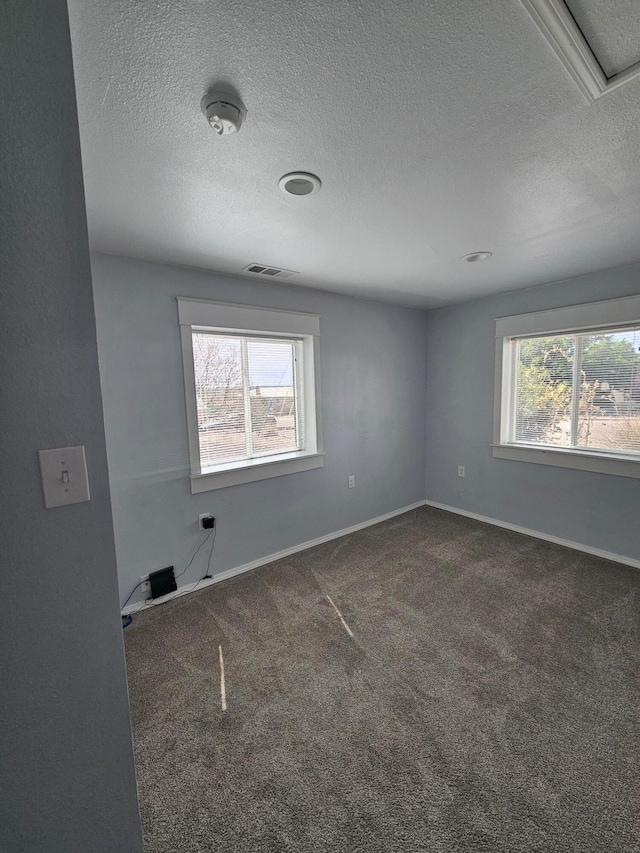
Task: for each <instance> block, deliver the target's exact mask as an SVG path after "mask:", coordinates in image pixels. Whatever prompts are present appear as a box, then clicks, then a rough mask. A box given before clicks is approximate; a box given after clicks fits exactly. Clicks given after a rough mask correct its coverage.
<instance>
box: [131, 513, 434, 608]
mask: <svg viewBox="0 0 640 853" xmlns="http://www.w3.org/2000/svg"><path fill="white" fill-rule="evenodd" d="M425 503H426V502H425V501H418V502H417V503H414V504H409V506H403V507H401V509H394V510H393V511H392V512H387V513H385V514H384V515H379V516H377V518H370V519H369V520H368V521H361V522H360V524H354V525H353V526H352V527H344V528H343V529H342V530H336V532H335V533H327V534H325V535H324V536H319V537H318V538H317V539H310V540H309V541H308V542H302V543H300V544H299V545H294V546H293V547H292V548H285V550H284V551H278V553H277V554H269V555H268V556H266V557H260V558H259V559H257V560H253V561H252V562H251V563H244V565H242V566H236V567H235V568H234V569H227V570H226V572H220V574H219V575H215V576H214V577H212V578H210V579H207V580H203V581H199V582H198V583H194V582H193V581H191V583H189V584H185V586H181V587H178V589H177V590H176V591H175V592H171V593H169V595H164V596H162V598H157V599H154V601H152V602H150V603H149V604H147V603H146V602H144V601H138V602H137V603H134V604H129V605H128V606H127V607H125V608H123V610H122V611H121V613H122V615H123V616H127V615H128V614H129V613H137V612H138V611H139V610H147V609H148V608H150V607H156V606H157V605H158V604H164V603H165V602H166V601H172V600H173V599H174V598H179V597H180V596H182V595H188V594H189V593H190V592H195V591H196V587H197V589H198V590H201V589H206V587H208V586H211V585H212V584H214V583H220V581H225V580H227V579H228V578H233V577H235V576H236V575H241V574H243V573H244V572H250V571H251V570H252V569H257V568H258V567H259V566H264V565H266V564H267V563H273V562H275V560H281V559H282V558H283V557H288V556H290V555H291V554H297V553H298V552H299V551H306V550H307V548H313V547H314V545H322V544H323V543H324V542H330V541H331V540H332V539H339V538H340V537H341V536H347V534H349V533H355V532H356V531H357V530H363V529H364V528H365V527H371V526H372V525H374V524H380V522H381V521H387V519H389V518H394V517H395V516H396V515H402V514H403V513H405V512H411V510H413V509H418V508H419V507H421V506H424V505H425Z"/></svg>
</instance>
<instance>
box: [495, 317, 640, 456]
mask: <svg viewBox="0 0 640 853" xmlns="http://www.w3.org/2000/svg"><path fill="white" fill-rule="evenodd" d="M512 345H513V346H515V348H516V359H515V361H516V370H515V382H514V387H513V394H514V406H513V411H514V422H513V424H512V429H511V439H510V440H511V441H513V442H516V443H526V444H534V445H542V446H551V447H576V448H578V447H588V448H591V449H594V450H601V451H604V452H607V451H610V452H614V453H616V454H617V455H619V454H624V455H634V454H639V453H640V326H637V327H634V328H628V329H624V330H617V329H609V330H605V329H603V330H601V331H597V332H590V333H588V334H574V335H572V334H567V335H551V336H546V337H532V338H520V339H518V340H516V341H514V342H513V344H512Z"/></svg>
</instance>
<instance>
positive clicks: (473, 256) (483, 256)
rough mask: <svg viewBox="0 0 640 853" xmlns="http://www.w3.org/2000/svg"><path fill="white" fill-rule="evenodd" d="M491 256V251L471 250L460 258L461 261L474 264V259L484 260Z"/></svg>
mask: <svg viewBox="0 0 640 853" xmlns="http://www.w3.org/2000/svg"><path fill="white" fill-rule="evenodd" d="M490 257H491V252H471V254H469V255H464V256H463V257H462V258H460V260H461V261H467V263H469V264H474V263H475V262H476V261H486V260H487V258H490Z"/></svg>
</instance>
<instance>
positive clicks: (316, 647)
mask: <svg viewBox="0 0 640 853" xmlns="http://www.w3.org/2000/svg"><path fill="white" fill-rule="evenodd" d="M639 593H640V572H638V571H636V570H634V569H631V568H626V567H624V566H620V565H617V564H615V563H611V562H608V561H606V560H600V559H598V558H595V557H591V556H588V555H585V554H580V553H578V552H575V551H571V550H568V549H565V548H562V547H559V546H556V545H551V544H549V543H546V542H542V541H539V540H535V539H530V538H528V537H526V536H522V535H519V534H516V533H511V532H508V531H505V530H500V529H498V528H494V527H490V526H488V525H484V524H482V523H480V522H475V521H471V520H469V519H465V518H462V517H459V516H455V515H452V514H449V513H445V512H442V511H439V510H435V509H429V508H423V509H420V510H417V511H415V512H411V513H407V514H405V515H402V516H398V517H397V518H395V519H392V520H391V521H388V522H385V523H383V524H380V525H377V526H376V527H370V528H367V529H366V530H363V531H361V532H359V533H355V534H352V535H350V536H347V537H344V538H342V539H337V540H334V541H332V542H329V543H327V544H325V545H321V546H319V547H316V548H313V549H311V550H308V551H303V552H301V553H299V554H296V555H294V556H292V557H289V558H286V559H284V560H280V561H279V562H277V563H272V564H271V565H269V566H265V567H263V568H261V569H258V570H256V571H254V572H252V573H251V574H247V575H243V576H239V577H237V578H234V579H232V580H229V581H226V582H223V583H220V584H217V585H215V586H212V587H210V588H208V589H205V590H203V591H201V592H197V593H194V594H193V595H191V596H186V597H184V598H182V599H177V600H176V601H174V602H171V603H168V604H165V605H162V606H160V607H158V608H156V609H155V610H153V611H149V612H146V613H142V614H140V615H137V616H135V617H134V622H133V625H132V626H131V627H129V628H127V629H126V631H125V638H126V647H127V662H128V673H129V686H130V691H131V706H132V716H133V725H134V739H135V750H136V761H137V770H138V784H139V792H140V806H141V811H142V818H143V823H144V831H145V838H146V851H147V853H196V851H198V853H199V852H200V851H218V853H231V852H232V851H233V853H266V852H267V851H269V853H271V851H273V853H275V851H278V853H280V851H287V853H288V851H296V853H306V851H309V853H316V851H318V853H319V851H323V853H325V851H340V853H361V852H362V853H365V851H366V853H395V851H403V853H405V851H406V853H417V852H418V851H425V853H427V851H428V853H441V851H446V853H454V851H455V853H466V851H491V852H492V853H515V851H527V853H533V851H545V853H551V851H576V852H577V851H580V853H595V852H596V851H597V853H604V851H607V852H608V853H622V851H629V853H631V851H634V853H637V851H639V850H640V819H639V817H638V814H639V809H640V783H639V768H640V713H639V702H638V699H639V694H640V681H639V675H640V663H639V657H638V649H639V643H638V640H639V639H640V638H639V628H638V604H639V601H640V597H639ZM327 594H328V595H329V596H331V598H332V599H333V601H334V602H335V604H336V606H337V607H338V608H339V609H340V611H341V612H342V615H343V617H344V619H345V621H346V622H347V624H348V625H349V626H350V628H351V629H352V631H353V633H354V637H353V638H351V637H349V635H348V634H347V632H346V630H345V629H344V627H343V625H342V624H341V622H340V619H339V617H338V615H337V614H336V612H335V610H334V609H333V608H332V607H331V605H330V603H329V602H328V601H327V598H326V595H327ZM219 645H221V646H222V648H223V653H224V664H225V670H226V689H227V702H228V709H227V711H226V712H223V711H222V710H221V698H220V666H219V654H218V646H219Z"/></svg>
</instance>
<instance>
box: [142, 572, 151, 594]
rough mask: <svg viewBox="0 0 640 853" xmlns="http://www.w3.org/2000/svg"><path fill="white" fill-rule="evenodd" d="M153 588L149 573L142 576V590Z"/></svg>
mask: <svg viewBox="0 0 640 853" xmlns="http://www.w3.org/2000/svg"><path fill="white" fill-rule="evenodd" d="M150 590H151V583H150V582H149V575H143V576H142V577H141V578H140V592H149V591H150Z"/></svg>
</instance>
